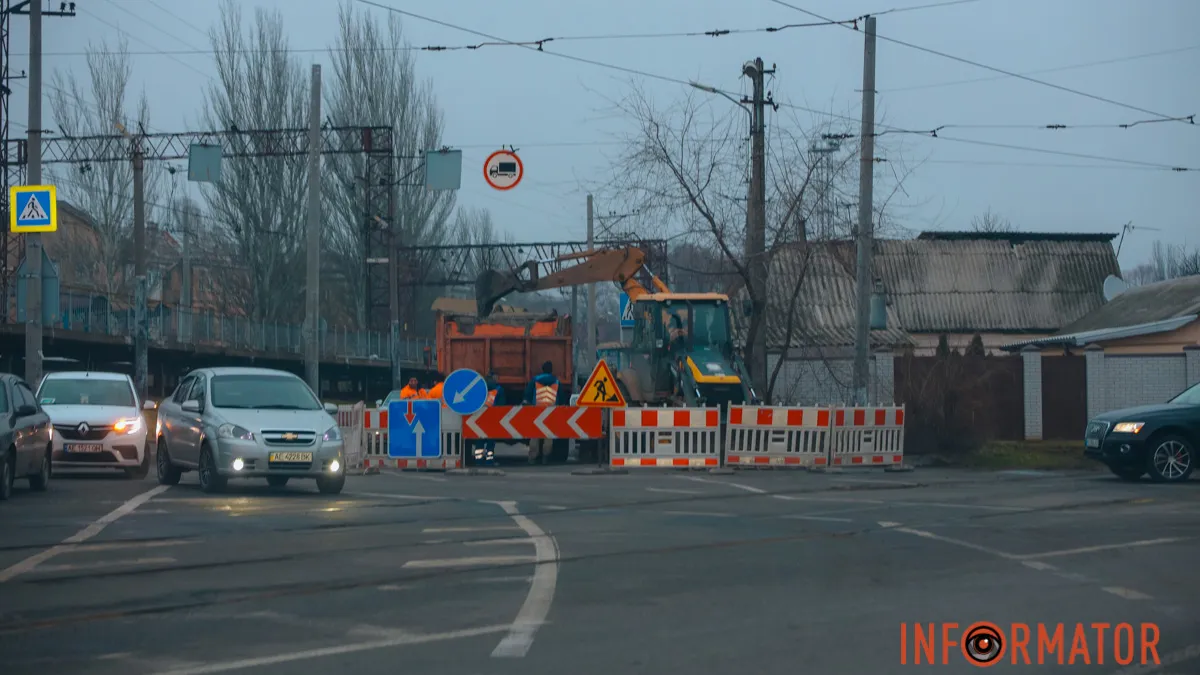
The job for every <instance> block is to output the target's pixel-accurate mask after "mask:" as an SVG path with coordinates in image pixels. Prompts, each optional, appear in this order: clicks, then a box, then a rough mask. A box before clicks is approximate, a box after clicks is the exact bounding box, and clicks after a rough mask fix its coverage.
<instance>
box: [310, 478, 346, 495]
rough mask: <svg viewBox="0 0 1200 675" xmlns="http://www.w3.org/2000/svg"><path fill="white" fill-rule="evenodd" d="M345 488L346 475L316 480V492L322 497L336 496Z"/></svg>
mask: <svg viewBox="0 0 1200 675" xmlns="http://www.w3.org/2000/svg"><path fill="white" fill-rule="evenodd" d="M344 487H346V474H342V475H340V476H337V477H335V478H324V477H322V478H318V479H317V491H318V492H320V493H321V494H323V495H336V494H339V493H340V492H341V491H342V488H344Z"/></svg>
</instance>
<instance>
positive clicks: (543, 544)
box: [492, 501, 558, 658]
mask: <svg viewBox="0 0 1200 675" xmlns="http://www.w3.org/2000/svg"><path fill="white" fill-rule="evenodd" d="M497 504H498V505H499V506H500V508H502V509H504V512H505V513H507V514H508V515H509V516H511V517H512V519H513V521H514V522H515V523H516V524H517V526H518V527H520V528H521V529H522V530H525V534H528V535H529V536H530V538H531V539H533V541H534V546H535V547H536V551H537V567H535V568H534V571H533V582H532V583H530V584H529V594H528V595H526V596H525V602H524V603H522V604H521V609H520V610H519V611H518V612H517V616H516V618H515V619H514V620H513V622H512V625H511V626H509V629H508V635H505V636H504V639H502V640H500V644H498V645H496V648H495V649H493V650H492V658H522V657H524V656H525V655H526V654H527V653H529V648H530V647H532V646H533V638H534V636H535V635H537V631H538V628H540V627H541V625H542V624H543V623H544V622H545V621H546V616H547V615H548V614H549V613H550V605H552V604H553V603H554V589H555V586H557V585H558V542H557V541H555V540H554V537H553V536H550V535H548V534H546V533H545V532H544V531H543V530H542V528H540V527H538V525H537V523H535V522H533V521H532V520H530V519H529V518H528V517H526V516H523V515H521V514H520V511H518V510H517V503H516V502H512V501H507V502H497Z"/></svg>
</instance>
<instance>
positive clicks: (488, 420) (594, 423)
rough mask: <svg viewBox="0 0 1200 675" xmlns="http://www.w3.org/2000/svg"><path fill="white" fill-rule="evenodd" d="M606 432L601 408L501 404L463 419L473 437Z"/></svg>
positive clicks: (466, 435) (580, 435)
mask: <svg viewBox="0 0 1200 675" xmlns="http://www.w3.org/2000/svg"><path fill="white" fill-rule="evenodd" d="M603 435H604V414H603V411H601V409H600V408H582V407H579V406H566V405H559V406H521V405H515V406H513V405H498V406H494V407H491V408H484V409H483V410H480V411H479V412H477V413H475V414H474V415H469V416H467V417H466V418H464V419H463V437H464V438H467V439H470V440H475V439H494V440H521V439H534V438H551V439H555V438H573V439H589V438H601V437H602V436H603Z"/></svg>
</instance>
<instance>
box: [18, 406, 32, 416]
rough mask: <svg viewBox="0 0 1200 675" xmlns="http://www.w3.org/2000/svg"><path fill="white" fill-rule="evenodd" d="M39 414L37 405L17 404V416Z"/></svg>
mask: <svg viewBox="0 0 1200 675" xmlns="http://www.w3.org/2000/svg"><path fill="white" fill-rule="evenodd" d="M36 414H37V406H32V405H19V406H17V417H29V416H31V415H36Z"/></svg>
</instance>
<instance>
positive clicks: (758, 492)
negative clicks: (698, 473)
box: [676, 476, 767, 495]
mask: <svg viewBox="0 0 1200 675" xmlns="http://www.w3.org/2000/svg"><path fill="white" fill-rule="evenodd" d="M676 478H682V479H683V480H690V481H693V482H696V483H708V484H709V485H724V486H727V487H731V488H737V489H738V490H745V491H746V492H753V493H754V494H756V495H761V494H766V492H767V491H766V490H763V489H762V488H756V487H754V486H753V485H743V484H741V483H729V482H726V481H723V480H713V479H711V478H696V477H695V476H676Z"/></svg>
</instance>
